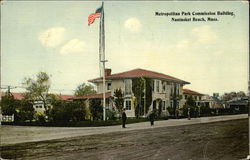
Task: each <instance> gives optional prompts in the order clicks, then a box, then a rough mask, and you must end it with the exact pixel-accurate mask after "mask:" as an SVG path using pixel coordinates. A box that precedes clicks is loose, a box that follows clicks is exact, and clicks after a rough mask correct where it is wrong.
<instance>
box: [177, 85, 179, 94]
mask: <svg viewBox="0 0 250 160" xmlns="http://www.w3.org/2000/svg"><path fill="white" fill-rule="evenodd" d="M176 95H179V85H176Z"/></svg>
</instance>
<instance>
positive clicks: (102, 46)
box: [99, 2, 107, 121]
mask: <svg viewBox="0 0 250 160" xmlns="http://www.w3.org/2000/svg"><path fill="white" fill-rule="evenodd" d="M99 38H100V39H99V42H100V46H99V47H100V48H99V49H100V57H102V60H101V61H100V62H102V63H103V65H102V67H103V73H102V74H103V120H104V121H105V120H106V97H105V92H106V79H105V63H106V62H107V60H105V30H104V2H102V14H101V19H100V37H99Z"/></svg>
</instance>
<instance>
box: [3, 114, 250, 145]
mask: <svg viewBox="0 0 250 160" xmlns="http://www.w3.org/2000/svg"><path fill="white" fill-rule="evenodd" d="M247 117H248V115H247V114H240V115H227V116H216V117H202V118H192V119H191V120H188V119H170V120H162V121H156V122H155V125H154V126H153V127H151V126H150V123H149V122H141V123H134V124H128V125H126V127H127V128H121V126H106V127H33V126H32V127H29V126H8V125H4V126H2V127H1V141H0V142H1V145H10V144H16V143H24V142H36V141H44V140H52V139H60V138H67V137H76V136H85V135H94V134H103V133H110V132H119V131H123V132H124V131H131V130H141V129H149V128H156V127H169V126H182V125H191V124H200V123H211V122H218V121H227V120H235V119H245V118H247Z"/></svg>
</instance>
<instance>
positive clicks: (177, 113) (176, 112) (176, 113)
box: [175, 108, 179, 119]
mask: <svg viewBox="0 0 250 160" xmlns="http://www.w3.org/2000/svg"><path fill="white" fill-rule="evenodd" d="M175 118H176V119H179V109H178V108H176V110H175Z"/></svg>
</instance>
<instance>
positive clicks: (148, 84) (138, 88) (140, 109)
mask: <svg viewBox="0 0 250 160" xmlns="http://www.w3.org/2000/svg"><path fill="white" fill-rule="evenodd" d="M132 91H133V93H134V96H135V98H136V102H137V103H136V104H137V105H136V106H135V115H136V117H139V116H141V115H144V112H146V113H147V112H148V109H149V107H150V105H151V103H152V79H150V78H147V77H140V78H135V79H133V80H132ZM145 94H146V96H144V95H145ZM144 98H146V100H145V101H144ZM145 102H146V111H144V103H145Z"/></svg>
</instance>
